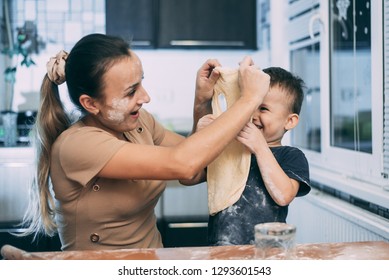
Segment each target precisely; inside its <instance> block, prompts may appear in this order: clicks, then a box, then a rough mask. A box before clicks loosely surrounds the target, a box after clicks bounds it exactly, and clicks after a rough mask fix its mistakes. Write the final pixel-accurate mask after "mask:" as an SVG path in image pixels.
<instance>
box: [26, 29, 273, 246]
mask: <svg viewBox="0 0 389 280" xmlns="http://www.w3.org/2000/svg"><path fill="white" fill-rule="evenodd" d="M47 66H48V73H47V75H46V76H45V77H44V80H43V83H42V88H41V105H40V110H39V112H38V117H37V122H36V128H37V136H38V139H39V147H38V148H39V149H38V154H37V155H38V166H37V180H36V182H35V184H34V192H35V194H36V196H35V200H33V203H32V204H31V207H30V208H31V209H30V210H29V212H28V217H27V218H26V222H28V223H29V224H30V227H29V231H28V232H27V233H35V234H37V233H39V232H45V233H46V234H49V235H51V234H53V233H54V232H56V231H57V230H58V233H59V237H60V240H61V243H62V250H101V249H119V248H147V247H154V248H155V247H162V246H163V245H162V242H161V237H160V234H159V232H158V229H157V227H156V217H155V214H154V207H155V205H156V204H157V202H158V199H159V197H160V196H161V194H162V192H163V191H164V189H165V185H166V184H165V182H164V180H172V179H190V178H192V177H193V176H195V175H196V174H197V173H198V172H199V171H200V170H201V169H203V168H205V167H206V166H207V165H208V164H209V163H210V162H211V161H212V160H213V159H215V158H216V157H217V155H218V154H219V153H220V152H221V151H222V150H223V148H225V147H226V145H227V144H228V143H229V142H230V141H231V140H232V139H234V138H235V137H236V136H237V134H238V133H239V131H240V130H241V129H242V128H243V127H244V125H245V124H246V123H247V122H248V121H249V119H250V116H251V115H252V114H253V112H254V111H255V109H256V108H257V107H258V105H259V104H260V103H261V102H262V99H263V97H264V96H265V94H266V93H267V91H268V87H269V77H268V75H267V74H265V73H263V72H262V71H260V70H259V69H257V68H256V67H255V66H254V65H253V63H252V61H251V59H250V58H249V57H246V58H244V60H243V61H242V62H241V65H240V86H241V90H242V97H241V98H240V99H239V100H238V101H237V102H236V104H235V105H234V106H233V107H231V108H230V109H229V110H228V111H227V112H226V113H225V114H223V115H222V116H221V117H219V118H218V119H217V120H215V121H214V122H213V123H212V124H211V125H210V126H209V127H207V128H204V129H202V130H201V131H199V132H196V133H193V134H192V135H191V136H190V137H188V138H184V137H182V136H180V135H178V134H176V133H174V132H171V131H169V130H166V129H165V128H163V127H162V125H161V124H160V123H158V122H157V121H156V120H155V119H154V118H153V116H152V115H151V114H149V113H148V112H147V111H146V110H144V109H142V105H143V104H144V103H148V102H149V101H150V97H149V95H148V94H147V92H146V90H145V89H144V88H143V86H142V79H143V68H142V64H141V61H140V59H139V57H138V56H137V55H136V54H135V53H134V52H133V51H132V50H130V48H129V45H128V44H127V43H126V42H125V41H123V40H121V39H120V38H116V37H110V36H107V35H102V34H91V35H87V36H85V37H84V38H82V39H81V40H80V41H79V42H78V43H77V44H76V45H75V46H74V48H73V49H72V50H71V52H70V53H69V54H67V53H65V52H63V51H62V52H61V53H59V54H58V55H57V57H56V58H52V59H51V60H50V61H49V62H48V64H47ZM216 66H219V63H218V62H217V61H216V60H208V61H207V62H206V63H204V64H203V65H202V67H201V68H200V69H199V71H198V74H197V79H196V93H195V102H194V124H196V123H197V120H198V119H199V118H200V117H202V116H203V115H205V114H207V113H210V99H211V96H212V90H213V86H214V84H215V82H216V80H217V79H218V77H219V73H218V72H217V71H212V70H213V69H214V68H215V67H216ZM65 80H66V83H67V87H68V91H69V95H70V99H71V101H72V102H73V103H74V105H75V106H77V107H78V108H79V109H80V110H81V111H82V113H83V117H82V118H81V119H80V120H79V121H77V122H76V123H74V124H71V123H70V121H69V119H68V117H67V115H66V113H65V111H64V108H63V106H62V103H61V101H60V98H59V95H58V85H59V84H61V83H62V82H64V81H65ZM258 80H260V81H261V83H258ZM194 127H195V125H194ZM51 186H52V189H51ZM53 194H54V197H53ZM37 205H38V206H39V207H37Z"/></svg>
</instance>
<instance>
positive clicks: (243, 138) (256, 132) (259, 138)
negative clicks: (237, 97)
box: [236, 122, 267, 154]
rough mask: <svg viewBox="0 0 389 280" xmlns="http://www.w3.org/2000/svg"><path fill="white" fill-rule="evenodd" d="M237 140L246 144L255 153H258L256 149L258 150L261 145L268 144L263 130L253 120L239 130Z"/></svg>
mask: <svg viewBox="0 0 389 280" xmlns="http://www.w3.org/2000/svg"><path fill="white" fill-rule="evenodd" d="M236 140H238V141H239V142H240V143H242V144H243V145H245V146H246V147H247V148H248V149H249V150H250V152H251V153H253V154H256V150H258V149H259V147H261V145H266V146H267V143H266V139H265V137H264V136H263V133H262V131H261V130H260V129H258V127H257V126H256V125H254V124H253V123H252V122H249V123H248V124H246V126H245V127H244V128H243V129H242V130H241V131H240V132H239V134H238V136H237V137H236Z"/></svg>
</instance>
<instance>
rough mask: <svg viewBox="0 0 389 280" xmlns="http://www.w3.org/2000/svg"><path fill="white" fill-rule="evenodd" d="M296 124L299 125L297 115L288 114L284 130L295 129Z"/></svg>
mask: <svg viewBox="0 0 389 280" xmlns="http://www.w3.org/2000/svg"><path fill="white" fill-rule="evenodd" d="M298 123H299V115H298V114H290V115H289V116H288V118H287V120H286V123H285V130H291V129H293V128H295V127H296V125H297V124H298Z"/></svg>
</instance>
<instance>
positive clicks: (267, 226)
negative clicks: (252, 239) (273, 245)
mask: <svg viewBox="0 0 389 280" xmlns="http://www.w3.org/2000/svg"><path fill="white" fill-rule="evenodd" d="M254 230H255V232H256V233H260V234H263V235H274V236H279V235H288V234H293V233H295V232H296V226H294V225H291V224H286V223H277V222H274V223H262V224H257V225H255V227H254Z"/></svg>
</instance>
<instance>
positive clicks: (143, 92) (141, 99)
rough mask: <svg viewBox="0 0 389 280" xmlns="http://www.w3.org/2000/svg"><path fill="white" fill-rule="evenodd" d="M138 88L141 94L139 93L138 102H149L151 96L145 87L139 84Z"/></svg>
mask: <svg viewBox="0 0 389 280" xmlns="http://www.w3.org/2000/svg"><path fill="white" fill-rule="evenodd" d="M139 90H140V91H141V94H140V95H139V99H138V103H149V102H150V99H151V98H150V95H149V94H148V93H147V91H146V89H145V88H144V87H143V86H141V88H140V89H139Z"/></svg>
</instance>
